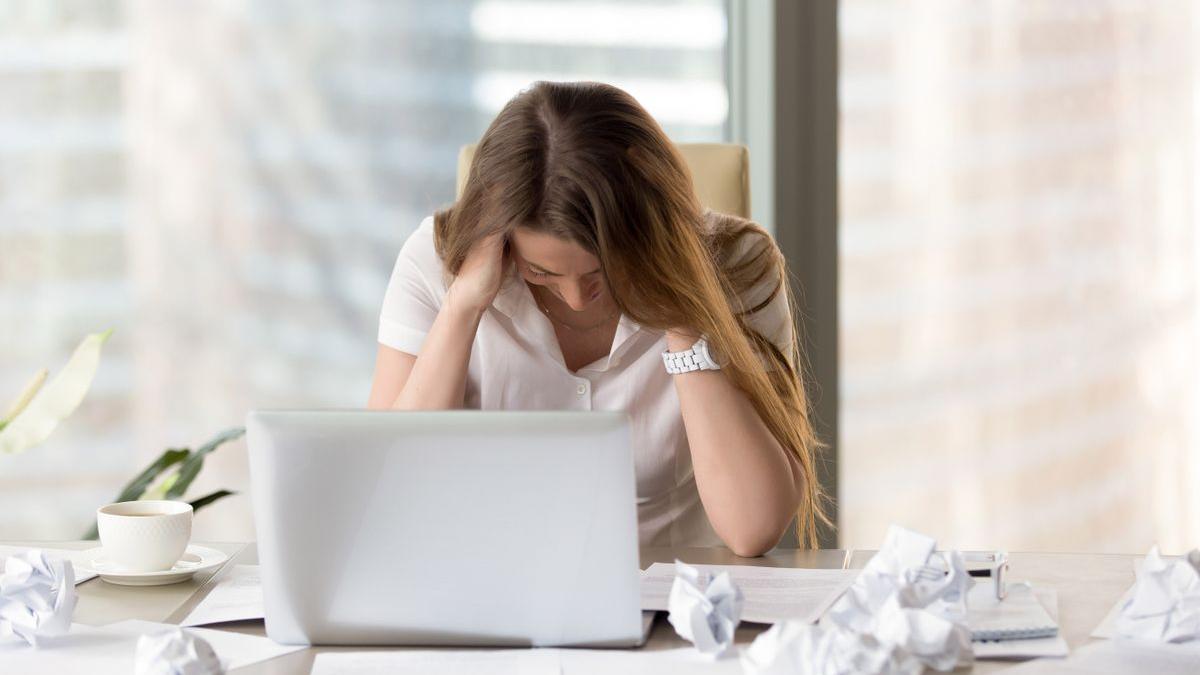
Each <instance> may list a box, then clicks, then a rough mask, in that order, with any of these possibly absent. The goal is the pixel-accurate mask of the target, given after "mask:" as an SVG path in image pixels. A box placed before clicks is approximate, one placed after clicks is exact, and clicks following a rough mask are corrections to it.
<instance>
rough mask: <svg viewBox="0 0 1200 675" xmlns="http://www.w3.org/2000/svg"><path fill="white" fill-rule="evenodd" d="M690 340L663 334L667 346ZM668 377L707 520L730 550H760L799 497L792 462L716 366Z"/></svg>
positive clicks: (684, 345) (774, 538)
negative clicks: (672, 383)
mask: <svg viewBox="0 0 1200 675" xmlns="http://www.w3.org/2000/svg"><path fill="white" fill-rule="evenodd" d="M694 343H695V339H694V338H690V337H688V336H686V335H677V334H674V333H668V334H667V348H668V349H670V350H671V351H682V350H686V349H688V348H690V347H691V346H692V345H693V344H694ZM674 380H675V391H676V393H677V394H678V396H679V405H680V409H681V411H682V413H683V424H684V428H685V430H686V431H687V437H688V445H689V446H690V447H691V453H692V467H693V470H694V473H695V476H696V487H697V489H698V490H699V492H700V500H701V502H703V504H704V510H705V512H706V513H707V514H708V519H709V522H711V523H712V525H713V529H714V530H716V533H717V535H718V536H720V537H721V539H722V540H723V541H724V542H725V544H726V545H727V546H729V548H730V549H732V550H733V552H734V553H737V554H738V555H742V556H757V555H761V554H762V553H765V552H766V551H767V550H769V549H770V548H771V547H772V546H774V545H775V544H776V543H778V541H779V538H780V537H781V536H782V535H783V532H784V531H785V530H786V529H787V526H788V524H789V523H790V522H791V520H792V517H793V515H794V514H795V512H796V508H797V507H798V505H799V503H800V491H801V489H802V487H803V480H804V477H803V476H801V475H800V468H799V463H798V462H797V461H796V460H795V457H794V456H792V454H791V453H790V452H788V451H787V450H785V449H784V448H783V446H782V445H780V443H779V441H777V440H776V439H775V437H774V435H772V434H771V431H770V430H769V429H768V428H767V425H766V424H765V423H763V421H762V418H761V417H760V416H759V415H758V412H757V411H756V410H755V409H754V406H753V404H751V402H750V400H749V398H748V397H747V396H746V395H745V394H744V393H743V392H742V391H741V390H740V389H738V388H737V387H736V386H735V385H734V384H733V382H731V381H730V379H729V378H728V377H727V376H726V375H725V374H724V373H722V372H721V371H715V370H706V371H695V372H690V373H683V374H681V375H675V376H674Z"/></svg>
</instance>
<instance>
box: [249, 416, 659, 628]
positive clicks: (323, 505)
mask: <svg viewBox="0 0 1200 675" xmlns="http://www.w3.org/2000/svg"><path fill="white" fill-rule="evenodd" d="M246 429H247V439H248V443H249V448H250V476H251V485H252V494H253V506H254V520H255V525H256V527H257V530H258V555H259V562H260V564H261V566H262V577H263V593H264V596H265V598H264V599H265V609H266V628H267V635H269V636H270V637H271V638H272V639H273V640H275V641H276V642H280V643H284V644H337V645H532V646H555V645H575V646H628V645H635V644H640V643H641V642H643V641H644V635H645V630H646V627H647V626H648V621H645V620H643V616H642V613H641V611H640V606H639V605H640V601H639V591H638V583H639V572H638V542H637V509H636V502H635V482H634V467H633V455H632V451H631V448H630V444H629V429H628V421H627V419H626V417H625V416H624V415H623V414H621V413H600V412H587V413H579V412H469V411H447V412H379V411H254V412H251V413H250V414H249V415H248V416H247V418H246Z"/></svg>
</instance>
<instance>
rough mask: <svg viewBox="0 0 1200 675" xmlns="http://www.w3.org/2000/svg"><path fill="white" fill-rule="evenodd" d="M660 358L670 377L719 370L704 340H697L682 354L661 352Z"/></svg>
mask: <svg viewBox="0 0 1200 675" xmlns="http://www.w3.org/2000/svg"><path fill="white" fill-rule="evenodd" d="M662 358H663V365H664V366H666V368H667V373H668V374H671V375H679V374H680V373H690V372H692V371H695V370H720V369H721V366H719V365H718V364H717V362H716V361H715V360H713V357H712V354H711V353H710V352H709V351H708V340H705V339H704V338H700V339H699V340H697V341H696V344H694V345H692V348H691V349H687V350H684V351H682V352H671V351H663V353H662Z"/></svg>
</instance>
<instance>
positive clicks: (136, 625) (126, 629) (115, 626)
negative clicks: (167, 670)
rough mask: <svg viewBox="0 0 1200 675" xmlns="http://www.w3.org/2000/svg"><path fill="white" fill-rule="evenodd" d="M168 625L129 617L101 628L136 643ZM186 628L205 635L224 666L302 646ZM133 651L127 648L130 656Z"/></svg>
mask: <svg viewBox="0 0 1200 675" xmlns="http://www.w3.org/2000/svg"><path fill="white" fill-rule="evenodd" d="M169 627H170V626H169V625H168V624H164V623H155V622H153V621H139V620H137V619H130V620H128V621H120V622H118V623H111V624H109V625H107V626H104V627H103V628H104V629H105V630H108V631H111V632H114V633H120V634H123V635H128V636H129V637H130V640H131V644H133V645H135V646H136V645H137V639H138V637H139V636H141V635H142V634H143V633H148V632H150V631H154V630H162V629H164V628H169ZM188 630H189V631H192V632H194V633H195V634H196V635H199V636H200V637H202V638H204V639H205V640H207V641H208V644H210V645H212V648H213V650H214V651H216V652H217V656H219V657H221V661H222V662H224V663H225V668H226V669H227V670H233V669H234V668H241V667H243V666H248V665H250V664H253V663H258V662H259V661H266V660H268V659H273V658H275V657H276V656H283V655H284V654H291V653H292V652H295V651H300V650H301V649H304V647H303V646H300V645H281V644H279V643H277V642H275V641H274V640H272V639H271V638H267V637H260V636H258V635H246V634H244V633H234V632H232V631H226V630H216V629H212V628H188ZM132 653H133V652H130V654H131V658H132ZM131 663H132V661H131Z"/></svg>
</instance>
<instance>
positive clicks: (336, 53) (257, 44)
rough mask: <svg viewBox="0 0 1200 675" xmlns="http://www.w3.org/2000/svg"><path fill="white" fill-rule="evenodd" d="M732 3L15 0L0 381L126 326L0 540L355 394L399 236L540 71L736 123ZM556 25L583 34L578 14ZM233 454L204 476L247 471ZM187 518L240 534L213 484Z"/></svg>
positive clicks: (79, 517) (74, 515)
mask: <svg viewBox="0 0 1200 675" xmlns="http://www.w3.org/2000/svg"><path fill="white" fill-rule="evenodd" d="M726 24H727V21H726V10H725V3H724V2H723V0H694V1H669V0H662V1H659V2H629V1H626V2H621V1H590V2H589V1H580V2H568V1H558V2H549V1H545V2H534V1H528V0H521V1H518V0H477V1H475V2H471V1H455V2H423V1H419V0H403V1H396V2H368V1H366V0H355V1H352V2H340V3H334V4H328V3H318V2H309V3H289V4H286V5H283V4H278V3H236V4H229V3H215V4H214V3H185V4H180V3H169V4H163V3H154V2H147V3H124V2H120V1H119V0H46V1H44V2H38V3H28V2H3V1H2V0H0V99H2V100H4V101H5V105H4V106H2V107H0V176H2V177H0V214H3V215H2V217H0V282H2V285H0V324H2V325H3V326H4V330H3V332H2V333H0V336H2V342H0V353H3V355H4V358H3V359H2V360H0V399H6V398H7V397H8V396H10V395H15V394H16V393H17V391H18V390H19V389H20V387H21V385H22V384H23V383H24V381H25V379H26V378H27V377H29V375H31V374H32V373H33V372H34V371H35V370H36V369H38V368H41V367H43V366H46V367H50V368H51V369H55V368H58V367H60V366H61V364H62V363H63V362H65V360H66V358H67V355H68V354H69V353H70V350H71V349H72V348H73V347H74V345H75V343H76V341H77V340H78V339H79V338H81V337H82V336H83V335H84V334H85V333H88V332H92V331H96V330H103V329H105V328H109V327H111V328H114V329H115V333H114V336H113V338H112V340H111V341H110V343H109V345H108V347H106V350H105V354H104V356H103V359H102V364H101V369H100V372H99V374H98V376H97V379H96V382H95V384H94V385H93V389H92V391H91V392H90V394H89V396H88V398H87V399H86V401H85V403H84V405H83V406H82V407H81V408H80V410H79V411H78V412H77V413H76V414H75V416H73V417H72V418H71V419H70V420H68V421H67V422H66V423H65V424H64V425H63V426H62V427H61V428H60V429H59V430H58V431H56V432H55V434H54V436H52V437H51V439H50V440H49V441H48V442H47V443H46V444H45V445H43V446H42V447H38V448H35V449H33V450H31V451H29V452H28V453H25V454H23V455H20V456H15V457H0V465H2V466H3V470H2V471H0V537H2V538H6V539H19V538H22V537H33V538H46V539H51V538H73V537H76V536H78V535H79V533H80V532H81V531H82V530H83V528H84V526H85V525H86V524H87V521H88V519H89V517H90V515H91V513H92V510H93V509H94V508H95V507H96V506H97V505H98V504H102V503H104V502H106V501H108V500H109V499H111V498H112V496H113V495H115V493H116V491H117V490H118V489H119V488H120V486H121V485H122V484H123V482H124V481H126V480H127V479H128V478H129V477H130V476H131V475H132V473H133V471H134V470H135V469H136V468H138V466H139V465H141V464H142V463H144V462H147V461H149V460H150V459H151V458H152V457H154V456H156V455H157V454H158V453H159V452H161V451H162V449H163V448H165V447H167V446H178V445H181V444H183V445H187V444H192V443H200V442H202V441H203V440H205V439H206V438H208V437H209V436H210V435H211V434H213V433H215V432H216V431H218V430H220V429H222V428H225V427H228V426H235V425H237V424H240V423H241V420H242V416H243V415H244V414H245V412H246V410H248V409H250V408H253V407H325V406H338V407H348V406H360V405H362V404H363V403H364V401H365V400H366V396H367V392H368V389H369V384H370V375H371V369H372V366H373V354H374V349H375V346H374V340H375V338H374V336H375V330H376V317H377V316H378V311H379V305H380V302H381V299H382V295H383V290H384V286H385V284H386V282H387V278H388V275H389V273H390V270H391V266H392V263H393V262H394V257H395V254H396V252H397V251H398V250H399V247H400V245H401V243H402V242H403V241H404V239H405V237H406V236H407V235H408V233H409V232H410V231H412V229H414V228H415V227H416V226H417V224H418V223H419V222H420V221H421V219H422V218H423V217H425V216H426V215H428V214H430V213H431V212H432V211H433V210H434V209H435V208H437V207H439V206H441V205H443V204H446V203H449V202H450V201H452V199H453V189H454V171H455V159H456V157H457V152H458V148H459V147H460V146H461V145H463V144H464V143H469V142H474V141H475V140H477V139H478V137H479V136H480V134H482V132H483V130H484V128H485V127H486V125H487V123H488V122H490V120H491V118H492V117H493V116H494V115H495V113H496V112H497V111H498V110H499V107H500V106H501V105H502V104H503V103H504V101H506V100H507V99H508V98H509V97H511V96H512V95H514V94H515V93H517V91H518V90H519V89H520V88H522V87H524V86H526V85H528V84H529V83H531V82H532V81H534V80H536V79H599V80H605V81H609V82H612V83H613V84H616V85H618V86H623V87H625V88H627V89H628V90H629V91H630V92H631V93H632V94H633V95H634V96H636V97H639V98H640V100H641V101H642V102H643V103H644V104H645V105H646V107H647V108H648V109H649V110H650V112H651V113H652V114H654V115H655V116H656V117H658V119H659V120H660V121H661V122H662V123H663V125H664V127H665V128H666V130H667V132H668V134H670V135H671V136H672V137H673V138H675V139H676V140H679V141H698V140H707V141H720V140H724V139H726V138H727V136H728V132H727V129H728V115H729V104H728V94H727V91H728V88H727V86H726V82H725V61H726V42H727V39H726V33H727V28H726ZM564 26H575V27H583V28H578V29H573V28H564ZM246 486H247V478H246V476H245V457H244V450H242V449H240V447H239V448H235V447H230V448H225V449H222V450H221V451H219V452H217V453H215V454H214V455H213V456H212V457H211V459H210V461H209V464H208V468H207V469H206V470H205V472H204V474H202V475H201V478H200V480H198V481H197V484H196V486H195V487H194V490H196V491H197V493H200V494H202V493H203V491H206V490H211V489H216V488H218V487H227V488H230V489H235V490H244V489H245V488H246ZM210 508H211V511H209V512H208V514H207V515H205V514H204V513H202V514H201V517H200V518H199V519H198V521H197V536H198V537H204V536H205V532H210V533H219V536H221V537H224V538H229V539H236V538H245V537H248V536H250V529H249V528H250V523H249V517H248V509H247V503H246V501H245V498H244V496H239V497H235V498H232V499H230V500H226V501H225V502H222V503H218V504H216V505H214V506H212V507H210Z"/></svg>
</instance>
